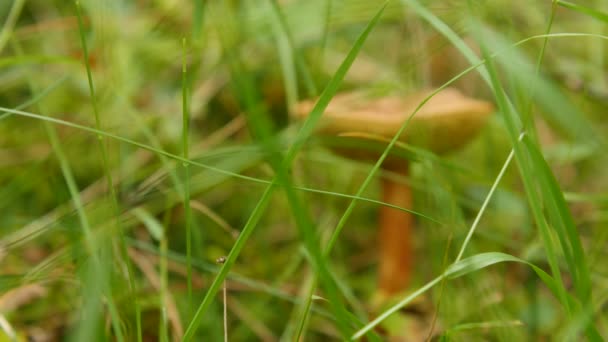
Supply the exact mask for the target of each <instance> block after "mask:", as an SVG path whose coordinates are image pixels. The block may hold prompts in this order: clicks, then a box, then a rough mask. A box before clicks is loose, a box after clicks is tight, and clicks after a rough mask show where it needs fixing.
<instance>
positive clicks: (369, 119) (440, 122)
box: [295, 88, 494, 153]
mask: <svg viewBox="0 0 608 342" xmlns="http://www.w3.org/2000/svg"><path fill="white" fill-rule="evenodd" d="M431 93H432V90H425V91H420V92H417V93H415V94H411V95H408V96H406V97H399V96H386V97H382V98H376V99H372V98H369V97H367V96H365V95H363V94H361V93H356V92H353V93H343V94H338V95H336V96H334V98H333V99H332V100H331V102H330V103H329V105H328V106H327V108H326V109H325V113H324V114H323V116H322V118H321V121H320V123H319V127H320V131H321V133H322V134H325V135H333V136H348V137H349V138H351V139H352V138H353V137H359V138H360V139H361V140H362V142H365V141H366V140H368V141H369V140H370V139H372V138H371V137H374V138H373V140H375V142H378V141H382V140H384V141H385V142H387V141H390V139H392V138H393V136H395V134H397V132H398V131H399V129H400V128H401V126H402V125H403V124H404V123H405V122H406V121H407V120H408V118H409V117H410V116H411V120H410V121H409V123H408V124H407V126H406V128H405V130H404V131H403V133H402V134H401V136H400V137H399V141H401V142H404V143H407V144H410V145H412V146H416V147H421V148H424V149H428V150H430V151H433V152H435V153H444V152H448V151H450V150H454V149H457V148H459V147H461V146H462V145H464V144H465V143H467V142H468V141H470V140H471V139H472V138H473V137H474V136H475V135H476V134H477V133H478V132H479V130H480V129H481V128H482V127H483V125H484V124H485V122H486V119H487V117H488V116H489V115H490V114H491V113H492V112H493V111H494V106H493V105H492V104H491V103H489V102H486V101H481V100H475V99H472V98H468V97H466V96H464V95H463V94H462V93H461V92H459V91H458V90H456V89H453V88H446V89H444V90H442V91H440V92H438V93H437V94H435V95H434V96H433V97H432V98H431V99H430V100H429V101H428V102H427V103H425V104H424V105H423V106H422V107H421V108H420V110H419V111H418V112H417V113H415V114H414V115H413V116H412V114H413V113H414V111H415V110H416V107H418V105H420V103H422V101H423V100H424V99H425V98H426V97H428V96H429V95H431ZM314 104H315V101H312V100H306V101H302V102H300V103H299V104H298V105H297V107H296V110H295V115H296V116H297V117H300V118H303V117H306V116H307V115H308V114H309V113H310V111H311V110H312V108H313V107H314Z"/></svg>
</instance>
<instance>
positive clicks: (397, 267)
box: [378, 170, 414, 296]
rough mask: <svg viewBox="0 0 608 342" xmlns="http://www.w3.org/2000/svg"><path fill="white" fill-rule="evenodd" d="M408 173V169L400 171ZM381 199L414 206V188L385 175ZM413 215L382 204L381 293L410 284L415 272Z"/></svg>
mask: <svg viewBox="0 0 608 342" xmlns="http://www.w3.org/2000/svg"><path fill="white" fill-rule="evenodd" d="M401 173H402V174H403V175H404V176H406V175H407V173H408V172H407V170H406V171H402V172H401ZM382 196H383V198H382V200H383V202H385V203H388V204H392V205H394V206H397V207H400V208H407V209H410V208H412V190H411V189H410V187H409V185H407V184H404V183H402V182H398V181H394V180H392V179H390V178H386V177H385V178H383V179H382ZM413 224H414V222H413V217H412V215H411V214H410V213H409V212H407V211H403V210H399V209H396V208H392V207H388V206H382V207H381V208H380V233H379V235H378V239H379V248H380V250H379V254H380V255H379V263H380V270H379V276H378V287H379V290H380V293H381V294H382V295H387V296H390V295H393V294H396V293H398V292H400V291H402V290H403V289H405V288H407V286H408V284H409V282H410V277H411V273H412V263H413V261H414V257H413V253H414V252H413V246H412V245H413V241H412V236H413V234H412V230H413Z"/></svg>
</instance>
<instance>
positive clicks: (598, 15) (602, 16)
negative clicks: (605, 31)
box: [557, 0, 608, 23]
mask: <svg viewBox="0 0 608 342" xmlns="http://www.w3.org/2000/svg"><path fill="white" fill-rule="evenodd" d="M557 4H558V5H560V6H562V7H565V8H568V9H571V10H574V11H576V12H579V13H582V14H585V15H588V16H590V17H592V18H594V19H597V20H600V21H603V22H605V23H608V13H604V12H602V11H599V10H597V9H595V8H592V7H587V6H583V5H578V4H574V3H571V2H569V1H564V0H557Z"/></svg>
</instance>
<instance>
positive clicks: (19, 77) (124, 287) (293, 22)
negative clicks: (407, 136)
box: [0, 0, 608, 341]
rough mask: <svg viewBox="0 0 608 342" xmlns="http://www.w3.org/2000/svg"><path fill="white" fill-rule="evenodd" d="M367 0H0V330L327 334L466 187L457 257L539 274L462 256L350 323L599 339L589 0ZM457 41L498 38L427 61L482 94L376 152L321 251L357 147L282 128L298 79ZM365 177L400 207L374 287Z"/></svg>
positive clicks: (594, 37) (600, 79) (602, 269)
mask: <svg viewBox="0 0 608 342" xmlns="http://www.w3.org/2000/svg"><path fill="white" fill-rule="evenodd" d="M573 1H574V0H573ZM383 5H384V2H381V1H362V0H308V1H301V0H268V1H264V0H258V1H236V0H235V1H202V0H201V1H179V0H132V1H126V0H112V1H89V0H83V1H80V2H79V3H78V4H77V3H76V2H73V1H55V0H27V1H26V0H8V1H6V0H5V1H2V2H0V23H1V24H0V25H1V26H0V106H1V107H2V109H0V213H1V215H0V227H1V228H0V327H1V328H2V329H1V331H0V341H14V340H16V341H26V340H30V341H59V340H74V341H93V340H99V341H103V340H118V341H137V340H144V341H156V340H180V339H182V338H183V337H184V334H186V335H185V336H186V339H193V340H206V341H220V340H222V339H224V333H225V332H227V333H228V339H229V340H232V341H255V340H263V341H293V340H296V339H298V338H300V339H301V340H305V341H326V340H327V341H331V340H343V339H345V338H346V337H349V336H352V334H355V333H356V332H357V331H359V330H360V329H363V328H364V327H365V324H367V323H368V322H370V321H371V320H372V319H373V318H374V317H376V316H378V315H379V314H381V313H382V312H384V311H383V310H386V309H388V308H389V307H390V304H392V303H397V302H398V301H399V300H401V299H403V298H405V297H406V296H405V295H406V294H409V293H412V292H414V291H416V290H417V289H420V288H421V287H422V286H424V285H425V284H427V283H428V282H429V281H431V280H433V279H435V278H436V277H438V276H440V275H442V274H443V273H444V271H445V270H446V268H447V267H448V266H449V265H450V264H451V263H452V262H454V261H455V260H456V258H457V256H458V254H459V251H460V249H461V247H463V243H464V242H465V238H466V236H467V234H468V233H469V231H470V229H471V227H472V225H473V222H474V221H475V218H476V217H477V215H478V213H479V212H480V210H481V208H482V204H483V203H484V201H485V200H486V199H489V202H488V205H487V207H485V208H484V209H483V211H482V215H481V216H480V220H479V222H478V223H477V225H476V229H475V231H474V234H473V235H472V238H471V240H470V243H469V244H468V245H467V248H466V251H465V253H464V257H465V258H466V257H474V256H484V255H487V254H483V253H488V252H500V253H504V254H507V255H511V256H514V257H517V258H519V259H521V260H525V261H527V262H530V263H532V264H534V265H535V266H537V267H538V268H539V269H540V270H544V271H545V272H547V273H546V275H547V276H548V277H549V278H550V279H548V278H546V277H542V276H539V273H538V272H535V271H534V269H533V268H531V267H530V266H529V265H526V264H524V263H519V262H506V263H503V262H500V263H498V262H496V260H494V262H485V263H484V260H485V261H487V260H489V259H487V260H486V259H483V260H481V259H475V260H477V261H478V263H475V262H472V263H470V264H469V267H470V268H469V270H470V272H467V273H466V274H463V275H462V276H460V277H456V278H453V279H452V278H450V279H445V280H444V281H441V282H439V283H436V284H435V285H434V286H432V287H430V288H428V289H427V290H426V291H424V293H423V294H421V295H420V296H417V297H416V299H415V300H414V303H413V304H411V303H410V304H408V305H407V306H404V307H402V308H401V309H400V310H398V312H397V313H395V314H393V315H390V317H389V318H388V319H386V320H384V321H383V322H382V323H381V324H380V326H379V327H375V328H374V329H371V331H372V332H371V333H370V334H368V335H367V337H366V338H367V339H368V340H372V341H373V340H395V341H399V340H404V341H418V340H425V339H431V338H433V339H440V340H455V341H476V340H484V341H485V340H496V341H514V340H535V341H536V340H541V341H542V340H564V339H566V340H567V339H579V338H583V336H586V337H587V338H589V339H592V340H593V338H598V337H603V338H608V322H607V320H606V302H607V300H608V273H607V272H608V268H607V265H606V263H605V260H606V259H605V258H606V257H607V255H606V253H607V249H606V247H605V246H606V241H608V229H607V228H608V226H607V222H608V192H607V189H608V173H607V172H606V167H608V154H606V149H605V148H606V142H605V141H606V140H605V137H606V133H607V132H608V121H606V113H607V109H608V71H607V70H608V52H607V48H608V44H607V38H608V15H607V14H606V13H608V6H607V4H606V3H605V2H604V1H600V0H596V1H585V2H583V1H578V4H577V3H570V2H564V1H554V2H551V1H524V0H521V1H520V0H516V1H514V0H509V1H506V0H495V1H491V2H488V1H476V0H471V1H464V0H443V1H439V0H437V1H434V0H427V1H415V0H404V1H389V2H388V3H387V4H386V7H384V9H383V11H382V13H380V12H379V11H381V9H382V6H383ZM378 13H380V14H379V15H380V16H379V19H378V21H377V22H375V21H373V20H372V19H373V18H374V16H376V15H377V14H378ZM366 28H369V29H370V30H371V31H369V34H368V35H367V36H365V35H364V34H363V33H364V30H365V29H366ZM438 28H439V29H440V30H438ZM446 32H447V36H446ZM547 33H550V34H551V35H550V36H543V35H544V34H547ZM362 34H363V35H362ZM548 37H550V38H548ZM85 47H86V49H85ZM463 49H468V51H469V52H472V56H473V57H475V56H477V57H476V58H483V52H484V51H486V53H487V54H489V55H493V54H497V56H496V58H495V59H494V60H493V61H492V63H491V65H489V66H488V69H485V68H484V67H483V66H482V67H480V68H478V69H477V70H471V71H470V72H468V73H467V74H465V75H463V76H462V77H460V78H458V79H456V80H455V81H454V82H453V83H451V84H450V86H452V87H455V88H457V89H459V90H460V91H462V92H463V93H464V94H466V95H468V96H471V97H475V98H479V99H483V100H486V101H489V102H492V103H494V104H495V106H496V113H494V114H493V115H492V116H491V117H490V118H489V120H488V122H487V124H486V126H485V127H484V128H483V130H482V132H481V133H480V134H479V136H478V137H477V138H476V139H475V140H473V141H472V142H471V143H469V144H467V145H466V146H465V147H464V148H462V149H460V150H458V151H455V152H453V153H450V154H447V155H442V156H435V155H433V154H432V153H431V152H429V151H422V152H420V151H418V152H414V154H415V157H416V158H414V159H415V161H413V162H412V163H411V166H410V174H409V176H408V177H399V176H398V175H394V174H391V173H390V172H387V171H383V170H382V169H380V170H379V171H377V172H376V171H374V172H376V175H375V176H374V178H373V180H372V182H371V183H370V185H369V186H368V187H366V188H365V189H364V190H363V192H362V193H361V196H360V197H361V198H360V199H359V200H358V201H357V203H356V205H355V206H354V210H353V211H352V213H350V216H348V217H347V220H346V221H345V225H344V227H343V229H342V230H341V232H340V234H339V235H338V236H337V238H338V239H337V240H336V243H335V245H334V246H333V247H334V248H333V249H332V251H331V253H329V254H328V255H327V257H323V256H322V255H321V254H322V252H321V253H320V251H322V250H323V248H324V247H323V246H326V245H327V243H328V240H329V239H330V236H331V235H332V233H333V232H334V231H335V229H336V226H337V225H338V222H339V221H340V219H341V218H342V217H343V215H344V214H345V210H346V209H347V208H348V207H349V204H350V203H351V201H352V200H353V198H352V196H354V195H355V194H357V192H358V191H359V189H360V187H361V185H362V184H363V182H364V180H365V179H366V177H367V176H368V174H369V173H370V172H371V171H373V166H374V162H373V161H369V162H361V161H359V162H356V161H352V160H349V159H346V158H344V157H342V156H339V155H336V154H334V153H332V151H330V150H329V149H327V148H326V147H324V146H323V144H322V143H320V142H319V140H318V139H317V138H316V137H315V136H314V135H311V136H310V137H307V139H306V140H303V141H302V140H297V138H296V137H298V132H299V129H300V128H301V127H302V124H301V122H300V121H298V120H294V119H293V114H294V108H295V106H296V104H297V103H298V102H299V101H302V100H304V99H315V98H318V97H319V96H321V98H322V99H327V100H329V98H330V97H332V96H333V95H334V94H335V93H336V92H338V93H339V92H343V91H350V90H356V91H364V92H366V93H369V94H374V96H384V95H389V94H390V95H398V96H402V95H403V96H405V95H407V94H409V93H412V92H415V91H419V90H422V89H434V88H437V87H439V86H442V85H444V84H446V83H447V82H450V81H451V80H452V78H454V77H455V76H457V75H458V74H460V73H461V72H462V71H464V70H465V69H467V68H469V67H470V66H471V61H470V60H467V58H466V57H465V56H464V55H463V53H462V51H461V50H463ZM349 58H354V62H353V63H352V66H350V69H348V70H347V69H340V66H341V65H342V63H343V61H344V60H345V59H346V60H348V59H349ZM346 70H347V71H346ZM480 70H481V72H482V73H484V72H488V71H490V74H492V75H496V77H494V78H493V80H494V84H493V85H492V84H491V82H490V81H489V80H490V78H489V77H488V78H484V76H483V75H482V74H480V72H479V71H480ZM537 76H538V77H537ZM328 85H330V87H328ZM497 85H498V87H497ZM327 89H329V90H327ZM324 90H325V92H324V93H323V95H321V94H322V92H323V91H324ZM504 94H506V97H507V98H508V101H509V103H510V104H511V105H510V106H506V107H505V106H504V104H505V103H506V102H504V101H502V100H501V98H503V96H502V95H504ZM497 99H498V100H497ZM501 101H502V102H501ZM32 114H34V115H32ZM184 122H186V123H184ZM513 123H514V126H513V125H512V124H513ZM521 132H525V133H526V136H527V137H528V138H529V139H528V138H526V140H525V141H523V142H522V143H521V144H520V143H519V140H517V138H518V137H519V133H521ZM300 142H301V143H302V144H301V145H299V143H300ZM186 146H187V148H186ZM294 146H295V147H294ZM517 146H519V147H517ZM514 147H516V149H515V159H514V160H513V161H511V162H510V164H506V160H507V157H508V155H509V153H510V152H511V150H512V149H513V148H514ZM517 148H519V150H518V149H517ZM290 149H292V150H293V151H291V150H290ZM288 151H290V152H289V153H295V152H297V154H295V155H294V157H295V158H293V160H289V158H287V159H286V157H285V156H286V155H288ZM423 152H424V153H423ZM536 152H538V153H536ZM180 158H181V159H180ZM186 159H188V160H190V161H192V163H190V164H188V163H186ZM277 165H279V166H280V165H283V166H287V168H288V170H282V171H281V169H280V167H279V168H277ZM503 168H504V169H505V170H506V171H505V174H504V176H502V178H500V179H498V177H499V176H498V175H499V172H500V171H501V170H502V169H503ZM281 173H283V174H285V175H287V176H286V177H287V178H286V179H287V180H288V183H287V184H289V185H290V188H291V189H292V191H286V190H285V186H284V185H285V184H283V185H281V186H275V187H271V189H272V190H271V191H268V190H267V189H268V187H269V184H270V183H271V182H272V181H273V179H274V177H275V176H277V175H279V174H281ZM381 177H393V178H395V179H397V181H399V182H404V183H406V184H409V185H410V186H411V188H412V189H413V192H414V207H413V208H410V209H413V210H414V211H415V212H417V213H420V214H422V215H424V216H416V218H415V224H416V227H415V237H414V239H415V240H414V245H415V254H416V258H415V261H414V267H413V280H412V285H411V290H408V291H406V292H404V295H403V296H398V297H397V298H395V299H394V301H393V302H391V303H389V304H387V305H386V306H384V307H382V308H377V307H375V305H374V304H373V303H374V298H375V296H374V295H375V294H376V291H377V278H376V275H377V264H378V260H377V249H378V247H377V241H376V240H377V237H376V234H377V226H378V223H377V212H378V209H379V207H380V206H381V205H382V204H381V203H379V202H378V201H380V198H381V195H380V182H379V181H378V180H379V179H380V178H381ZM279 178H280V177H279ZM497 180H499V183H498V186H497V188H496V190H495V192H494V193H493V194H492V196H491V197H488V193H489V192H490V189H491V187H492V185H493V184H494V183H495V182H496V181H497ZM109 184H112V186H109ZM294 194H295V195H294ZM293 196H296V197H297V201H296V200H294V197H293ZM188 199H189V200H188ZM297 203H300V204H301V205H299V206H298V205H297ZM260 204H262V205H260ZM306 222H311V223H312V224H308V225H307V224H304V223H306ZM243 231H245V232H246V233H245V234H241V232H243ZM244 235H246V236H244ZM239 236H241V239H240V240H238V242H237V239H238V238H239ZM231 250H232V251H233V254H232V255H231V256H230V258H228V260H227V262H226V263H221V262H220V263H218V262H217V260H218V258H223V257H227V256H228V255H229V254H230V252H231ZM235 250H236V252H235ZM480 258H481V257H480ZM499 259H500V258H499ZM469 260H470V259H469ZM480 260H481V261H480ZM220 261H224V259H222V260H220ZM500 261H502V259H500ZM319 263H320V264H319ZM319 265H321V266H319ZM222 266H223V268H221V267H222ZM220 269H222V270H224V273H218V272H219V271H220ZM326 272H327V273H326ZM218 275H219V277H218ZM214 281H215V283H214ZM213 284H216V285H213ZM328 284H329V285H328ZM331 284H333V287H332V285H331ZM224 288H225V296H223V295H222V293H223V292H224ZM332 288H333V291H332ZM210 289H211V290H210ZM311 291H312V292H311ZM309 293H314V294H315V297H314V299H313V300H312V305H311V306H310V307H309V306H308V304H310V300H309V298H310V296H309V295H308V294H309ZM560 296H561V297H560ZM224 298H225V301H224ZM201 303H203V304H201ZM224 305H225V309H226V312H225V313H224ZM197 310H198V311H197ZM197 312H198V313H197ZM341 322H342V323H341ZM344 322H346V323H344ZM225 324H226V326H227V328H225V327H224V325H225Z"/></svg>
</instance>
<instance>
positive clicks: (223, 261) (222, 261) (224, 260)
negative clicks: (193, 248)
mask: <svg viewBox="0 0 608 342" xmlns="http://www.w3.org/2000/svg"><path fill="white" fill-rule="evenodd" d="M215 262H217V263H218V264H223V263H225V262H226V257H225V256H221V257H219V258H217V259H215Z"/></svg>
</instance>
